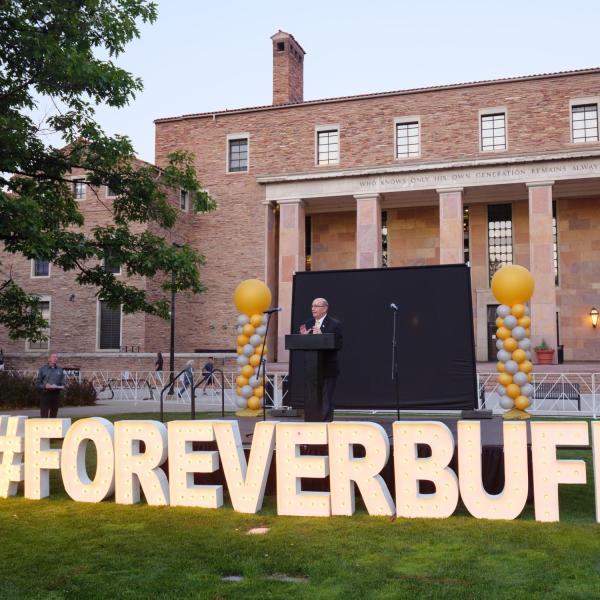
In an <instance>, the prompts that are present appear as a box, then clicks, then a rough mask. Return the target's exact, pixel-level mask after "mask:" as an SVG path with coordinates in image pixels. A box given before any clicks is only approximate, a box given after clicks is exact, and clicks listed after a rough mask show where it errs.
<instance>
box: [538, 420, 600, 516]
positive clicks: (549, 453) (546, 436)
mask: <svg viewBox="0 0 600 600" xmlns="http://www.w3.org/2000/svg"><path fill="white" fill-rule="evenodd" d="M588 442H589V438H588V424H587V423H586V422H576V421H562V422H560V423H549V422H534V423H531V446H532V449H531V451H532V456H533V495H534V503H535V519H536V521H558V520H559V514H560V513H559V508H558V484H559V483H585V462H584V461H583V460H557V458H556V447H557V446H587V445H588Z"/></svg>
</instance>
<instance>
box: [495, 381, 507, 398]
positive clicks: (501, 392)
mask: <svg viewBox="0 0 600 600" xmlns="http://www.w3.org/2000/svg"><path fill="white" fill-rule="evenodd" d="M496 391H497V392H498V394H499V395H500V396H504V394H506V388H505V387H504V386H503V385H500V384H498V386H497V387H496Z"/></svg>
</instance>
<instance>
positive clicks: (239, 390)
mask: <svg viewBox="0 0 600 600" xmlns="http://www.w3.org/2000/svg"><path fill="white" fill-rule="evenodd" d="M235 393H236V394H237V395H238V396H241V395H242V388H241V387H240V386H239V385H238V386H237V387H236V388H235Z"/></svg>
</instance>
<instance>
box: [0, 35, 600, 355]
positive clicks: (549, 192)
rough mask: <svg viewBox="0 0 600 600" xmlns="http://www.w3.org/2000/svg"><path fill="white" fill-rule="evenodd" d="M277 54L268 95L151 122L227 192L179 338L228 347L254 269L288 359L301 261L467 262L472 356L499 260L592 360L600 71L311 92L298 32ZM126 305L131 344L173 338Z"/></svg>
mask: <svg viewBox="0 0 600 600" xmlns="http://www.w3.org/2000/svg"><path fill="white" fill-rule="evenodd" d="M272 52H273V104H272V105H268V106H259V107H252V108H242V109H237V110H224V111H218V112H210V113H198V114H191V115H183V116H175V117H165V118H159V119H157V120H156V122H155V125H156V162H157V165H158V166H161V165H163V164H164V163H165V161H166V157H167V155H168V154H169V153H170V152H172V151H174V150H177V149H184V150H188V151H191V152H193V153H194V154H195V156H196V168H197V171H198V175H199V178H200V180H201V181H202V182H203V184H204V186H205V187H206V188H207V189H208V190H209V192H210V194H211V196H212V197H214V198H215V200H216V201H217V203H218V209H217V210H216V211H215V212H214V213H211V214H207V215H203V216H191V215H190V216H189V218H188V219H187V220H186V226H187V228H188V229H187V232H188V233H187V235H189V241H190V243H192V244H193V245H194V246H196V247H197V248H198V249H199V250H200V251H201V252H202V253H203V254H205V256H206V258H207V264H206V267H205V269H204V272H203V281H204V282H205V284H206V285H207V287H208V288H209V289H208V292H207V293H205V294H203V295H201V296H199V297H197V298H193V299H190V300H189V301H187V303H186V304H185V305H184V308H183V309H182V310H180V311H179V312H178V319H181V320H182V321H181V322H182V323H183V324H184V326H180V327H179V328H178V336H177V339H178V350H180V351H184V352H192V351H193V350H195V349H201V348H205V349H213V350H219V349H221V350H223V351H225V350H227V349H229V348H232V347H233V346H234V341H233V340H234V335H235V332H234V327H233V325H234V320H235V308H234V306H233V302H232V292H233V289H234V288H235V286H236V285H237V284H238V283H239V282H240V281H241V280H243V279H246V278H248V277H259V278H262V279H264V280H265V281H267V283H268V284H269V286H270V287H271V289H272V291H273V295H274V303H277V304H278V305H280V306H282V307H283V308H284V311H283V312H282V313H280V315H279V318H278V323H277V343H276V344H271V352H272V353H273V356H272V357H271V358H273V359H276V360H278V361H285V360H286V352H285V350H284V349H283V344H282V341H283V335H284V334H285V333H287V332H288V331H289V324H290V310H289V309H290V303H291V286H292V275H293V273H294V272H295V271H298V270H303V269H312V270H323V269H351V268H374V267H381V266H388V267H396V266H408V265H428V264H439V263H442V264H445V263H458V262H463V261H465V262H467V263H468V264H469V265H470V267H471V280H472V289H473V307H474V324H475V332H476V354H477V359H478V360H488V359H489V360H492V359H493V358H494V356H495V351H494V350H493V347H494V345H493V340H492V333H493V330H494V329H495V327H494V324H493V323H494V319H495V317H494V310H495V304H496V302H495V300H494V298H493V296H492V294H491V292H490V279H491V276H492V275H493V273H494V272H495V270H496V269H497V268H499V266H501V265H503V264H506V263H518V264H521V265H524V266H526V267H528V268H529V269H530V270H531V271H532V273H533V275H534V277H535V280H536V291H535V294H534V296H533V298H532V302H531V312H532V319H533V328H532V334H533V341H534V342H535V343H538V342H540V341H541V339H542V338H544V339H545V340H546V341H547V342H548V344H549V345H550V346H553V347H556V346H557V345H559V344H560V345H562V346H564V357H565V359H566V360H576V361H582V360H600V333H599V332H598V331H596V330H595V329H594V328H593V327H592V325H591V320H590V310H591V309H592V308H593V307H598V306H599V305H600V297H599V295H598V294H599V291H600V139H599V129H598V110H599V104H600V69H587V70H580V71H571V72H563V73H553V74H544V75H532V76H527V77H515V78H509V79H502V80H494V81H483V82H474V83H464V84H455V85H443V86H437V87H432V88H422V89H412V90H401V91H394V92H384V93H374V94H365V95H360V96H351V97H342V98H332V99H323V100H308V101H305V100H304V95H303V65H304V55H305V53H304V50H303V49H302V47H301V46H300V44H299V43H298V42H297V41H296V40H295V39H294V37H293V36H292V35H290V34H287V33H285V32H281V31H280V32H278V33H276V34H275V35H274V36H273V37H272ZM28 269H29V266H28V265H23V277H25V278H27V277H30V275H29V271H28ZM52 275H53V274H52ZM52 275H51V277H52ZM29 283H30V284H31V285H30V289H32V290H34V291H37V289H38V288H39V287H40V284H39V282H38V281H35V278H34V277H30V280H29ZM71 293H75V294H76V295H78V294H81V293H83V292H82V291H79V290H74V291H73V290H71V289H70V288H69V287H68V286H66V287H64V289H63V287H61V288H60V289H56V290H55V291H54V295H55V296H56V300H55V299H54V297H53V301H52V309H51V310H52V311H54V306H58V303H59V301H60V302H62V303H64V304H65V305H66V306H69V305H68V302H69V300H68V297H69V295H70V294H71ZM86 293H87V292H86ZM59 299H60V300H59ZM442 301H443V299H442V298H440V302H442ZM57 310H59V309H58V308H57ZM69 313H70V314H69V315H68V318H69V319H72V318H73V314H72V313H71V312H70V311H69ZM59 315H60V313H59ZM58 318H59V316H55V315H54V312H53V314H52V316H51V320H52V327H53V329H52V338H51V339H52V340H54V326H55V323H56V321H57V320H58ZM96 318H97V317H96V312H95V310H94V306H93V305H90V306H89V307H88V312H85V311H83V312H82V313H81V315H79V316H78V317H77V321H76V322H77V324H78V325H79V324H81V323H89V325H87V326H86V328H85V333H83V330H82V334H81V335H79V336H77V337H78V340H77V345H76V347H77V348H78V349H79V348H81V352H84V351H85V352H87V353H89V355H90V356H92V355H93V356H94V357H97V356H98V355H99V354H100V350H99V349H98V348H97V342H96V338H95V337H94V335H93V331H94V325H93V323H94V320H95V319H96ZM129 319H130V318H129V317H127V319H124V320H123V330H122V331H123V339H122V344H123V345H125V344H130V345H131V344H137V345H138V346H139V347H140V351H141V352H144V351H146V352H155V351H156V350H157V349H163V350H164V349H165V348H166V346H167V339H166V338H165V339H164V340H163V341H162V342H161V339H160V336H159V335H157V334H156V332H153V331H149V328H151V326H150V324H149V323H148V322H145V323H144V322H142V321H144V319H145V318H144V317H137V316H134V317H131V329H127V328H128V327H130V325H129V324H127V325H126V324H125V323H126V321H129ZM136 319H137V321H136ZM134 322H135V323H137V324H136V325H133V323H134ZM58 326H59V325H58V324H56V327H58ZM127 332H130V333H127ZM157 332H158V330H157ZM60 341H61V343H62V342H63V340H60ZM0 343H2V344H4V345H5V347H6V346H7V344H5V343H4V342H3V341H2V342H0ZM64 343H65V344H68V343H73V344H74V343H75V341H74V340H73V341H72V342H70V341H68V340H66V339H65V340H64ZM21 346H22V344H21ZM73 348H75V345H73ZM11 350H14V347H12V346H11ZM21 350H22V351H24V350H23V349H21Z"/></svg>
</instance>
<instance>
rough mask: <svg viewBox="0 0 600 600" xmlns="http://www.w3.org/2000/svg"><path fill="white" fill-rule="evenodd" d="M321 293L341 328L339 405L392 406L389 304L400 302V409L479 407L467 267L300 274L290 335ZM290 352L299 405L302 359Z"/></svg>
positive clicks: (292, 391)
mask: <svg viewBox="0 0 600 600" xmlns="http://www.w3.org/2000/svg"><path fill="white" fill-rule="evenodd" d="M317 297H323V298H326V299H327V300H328V302H329V314H330V315H331V316H332V317H334V318H336V319H339V320H340V321H341V322H342V327H343V333H344V342H343V348H342V350H340V370H341V373H340V376H339V378H338V382H337V388H336V392H335V407H336V408H346V409H390V408H395V406H396V399H395V392H394V387H393V384H392V378H391V374H392V319H393V314H392V310H391V309H390V303H391V302H395V303H396V304H397V305H398V315H397V339H398V353H399V356H398V360H399V363H398V364H399V382H400V386H399V388H400V407H401V409H403V410H404V409H428V410H431V409H446V410H448V409H454V410H460V409H470V408H475V407H476V406H477V384H476V370H475V352H474V342H473V316H472V312H473V311H472V305H471V283H470V274H469V268H468V267H466V266H465V265H440V266H428V267H406V268H393V269H392V268H388V269H359V270H344V271H312V272H299V273H296V275H295V276H294V288H293V298H292V332H294V333H297V332H298V328H299V327H300V324H301V323H303V322H304V321H306V320H307V319H309V318H310V317H311V312H310V306H311V302H312V300H313V298H317ZM291 355H292V356H291V360H290V379H291V381H290V384H291V385H290V394H291V405H292V406H293V407H295V408H302V407H303V398H302V390H303V386H302V380H303V377H304V361H303V358H302V353H301V352H292V353H291ZM295 382H296V383H299V385H295Z"/></svg>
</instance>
